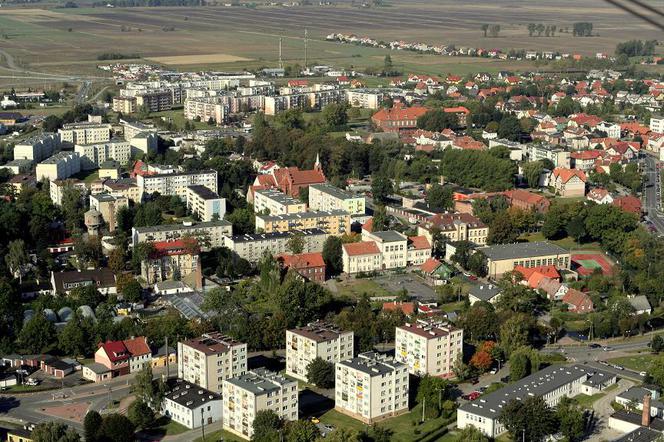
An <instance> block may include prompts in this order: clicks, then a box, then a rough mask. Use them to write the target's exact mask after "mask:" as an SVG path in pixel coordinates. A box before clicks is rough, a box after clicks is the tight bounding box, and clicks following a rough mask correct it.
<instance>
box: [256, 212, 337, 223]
mask: <svg viewBox="0 0 664 442" xmlns="http://www.w3.org/2000/svg"><path fill="white" fill-rule="evenodd" d="M328 216H350V213H348V212H346V211H345V210H330V211H329V212H328V211H320V212H315V211H309V212H301V213H289V214H286V215H267V216H266V215H258V216H256V218H261V219H262V220H263V221H265V222H271V221H280V220H284V219H287V220H298V219H308V218H323V217H328Z"/></svg>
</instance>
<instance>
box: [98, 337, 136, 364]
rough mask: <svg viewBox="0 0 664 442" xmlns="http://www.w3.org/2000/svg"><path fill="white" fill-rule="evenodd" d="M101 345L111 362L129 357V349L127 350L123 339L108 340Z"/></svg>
mask: <svg viewBox="0 0 664 442" xmlns="http://www.w3.org/2000/svg"><path fill="white" fill-rule="evenodd" d="M100 346H101V347H102V348H103V349H104V352H106V355H107V356H108V359H109V360H110V361H111V362H118V361H124V360H125V359H129V350H127V347H125V345H124V343H123V342H122V341H107V342H104V343H103V344H100Z"/></svg>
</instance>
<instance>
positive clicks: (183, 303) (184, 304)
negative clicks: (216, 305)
mask: <svg viewBox="0 0 664 442" xmlns="http://www.w3.org/2000/svg"><path fill="white" fill-rule="evenodd" d="M162 299H163V300H164V301H166V302H168V303H169V304H171V306H173V307H174V308H175V309H176V310H177V311H179V312H180V313H181V314H182V316H184V317H185V318H186V319H195V318H203V319H209V318H210V315H209V314H208V313H207V312H205V311H203V309H202V308H201V304H202V303H203V298H202V296H201V295H199V294H197V293H195V292H190V293H181V294H177V295H167V296H163V297H162Z"/></svg>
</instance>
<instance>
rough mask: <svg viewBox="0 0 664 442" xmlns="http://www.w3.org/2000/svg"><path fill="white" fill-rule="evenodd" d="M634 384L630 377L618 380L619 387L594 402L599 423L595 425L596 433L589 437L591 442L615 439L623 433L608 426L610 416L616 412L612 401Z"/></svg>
mask: <svg viewBox="0 0 664 442" xmlns="http://www.w3.org/2000/svg"><path fill="white" fill-rule="evenodd" d="M633 385H634V382H632V381H630V380H628V379H620V380H619V381H618V388H616V389H614V390H611V391H610V392H609V393H608V394H607V395H606V396H603V397H601V398H599V399H598V400H597V402H595V403H594V404H593V410H595V417H596V419H597V423H596V425H595V433H594V434H592V435H591V436H590V437H589V438H588V441H589V442H590V441H593V442H595V441H596V442H599V441H604V440H613V439H614V438H615V437H617V436H619V435H621V434H622V433H620V432H617V431H615V430H611V429H610V428H609V427H608V425H609V417H610V416H611V415H612V414H613V413H614V409H613V407H612V406H611V402H613V400H614V399H615V398H616V396H617V395H619V394H620V393H622V392H623V391H625V390H627V389H628V388H630V387H632V386H633Z"/></svg>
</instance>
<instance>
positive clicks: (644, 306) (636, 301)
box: [627, 295, 652, 312]
mask: <svg viewBox="0 0 664 442" xmlns="http://www.w3.org/2000/svg"><path fill="white" fill-rule="evenodd" d="M627 301H628V302H629V303H630V305H631V306H632V307H634V310H636V311H637V312H638V311H642V310H651V309H652V306H651V305H650V302H648V298H647V297H646V296H645V295H639V296H634V297H633V298H627Z"/></svg>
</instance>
